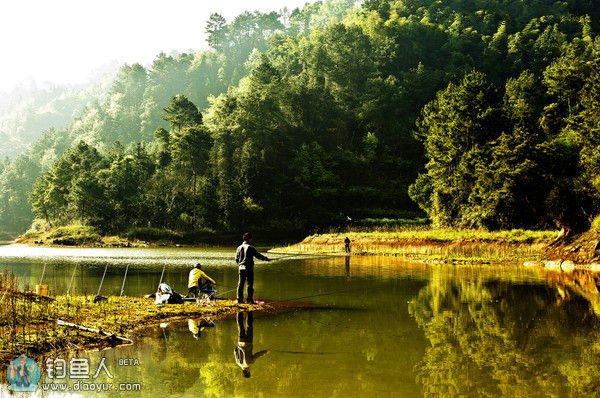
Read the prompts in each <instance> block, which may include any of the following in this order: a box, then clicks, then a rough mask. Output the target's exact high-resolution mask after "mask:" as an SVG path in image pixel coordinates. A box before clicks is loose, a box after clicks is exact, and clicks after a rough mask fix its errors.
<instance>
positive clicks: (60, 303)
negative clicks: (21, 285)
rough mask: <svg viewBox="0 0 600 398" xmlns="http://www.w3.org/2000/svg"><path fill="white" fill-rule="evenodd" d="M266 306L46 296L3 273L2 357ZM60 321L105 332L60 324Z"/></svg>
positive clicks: (108, 341) (85, 345)
mask: <svg viewBox="0 0 600 398" xmlns="http://www.w3.org/2000/svg"><path fill="white" fill-rule="evenodd" d="M267 308H268V307H266V306H254V305H247V304H242V305H240V304H237V302H234V301H231V300H218V301H216V302H214V303H213V304H212V305H209V306H199V305H197V304H196V303H188V302H186V303H184V304H169V305H165V306H163V307H157V306H156V305H154V302H153V300H152V299H147V298H142V297H108V298H107V300H106V301H101V302H99V303H94V302H93V297H84V296H56V297H42V296H37V295H35V294H32V293H27V292H22V291H18V290H17V281H16V278H15V277H14V276H11V275H4V274H0V360H2V361H4V362H6V361H7V360H8V359H12V358H14V357H15V356H17V355H19V354H22V353H24V354H26V355H28V356H30V357H33V358H40V357H43V356H44V355H47V354H50V353H52V352H59V351H63V350H68V349H93V348H105V347H112V346H116V345H119V344H123V343H124V342H125V341H126V340H124V339H133V338H134V337H135V336H137V335H138V333H139V332H140V331H141V330H142V328H144V327H147V326H148V325H152V324H157V323H159V322H166V321H173V320H179V319H187V318H192V319H198V318H204V317H210V318H212V319H214V318H223V317H228V316H233V315H235V314H236V313H237V312H238V311H240V310H250V309H252V310H265V309H267ZM59 319H60V320H62V321H66V322H70V323H73V324H77V325H82V326H85V327H87V328H93V329H99V330H101V331H103V332H105V333H94V332H89V331H82V330H78V329H74V328H70V327H65V326H60V325H59V324H58V323H57V321H58V320H59ZM106 334H108V335H106ZM117 336H119V337H117Z"/></svg>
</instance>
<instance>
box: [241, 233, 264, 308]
mask: <svg viewBox="0 0 600 398" xmlns="http://www.w3.org/2000/svg"><path fill="white" fill-rule="evenodd" d="M242 239H243V240H244V242H243V243H242V244H241V245H240V246H239V247H238V248H237V250H236V252H235V262H236V263H237V265H238V268H239V280H238V286H237V301H238V303H243V302H244V285H245V284H246V283H247V284H248V296H247V298H246V302H247V303H248V304H254V257H256V258H258V259H259V260H263V261H271V260H270V259H269V258H267V257H265V256H263V255H262V254H260V253H259V252H258V250H256V248H255V247H254V246H252V241H253V239H252V234H251V233H249V232H246V233H245V234H244V236H243V238H242Z"/></svg>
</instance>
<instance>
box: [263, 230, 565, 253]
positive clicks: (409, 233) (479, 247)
mask: <svg viewBox="0 0 600 398" xmlns="http://www.w3.org/2000/svg"><path fill="white" fill-rule="evenodd" d="M346 236H347V237H348V238H350V240H351V250H352V254H358V255H395V256H407V257H413V258H415V259H425V260H443V261H510V260H520V261H522V260H523V259H536V258H540V257H541V256H542V253H543V250H544V248H545V247H546V246H547V245H548V244H549V243H551V242H552V240H553V239H554V238H555V237H556V232H553V231H529V230H521V229H515V230H511V231H484V230H451V229H434V228H428V227H412V228H401V229H398V230H395V231H380V230H372V231H360V232H359V231H349V232H346V233H330V234H319V235H312V236H308V237H307V238H305V239H304V240H303V241H302V242H299V243H296V244H294V245H291V246H288V247H282V248H277V249H274V250H273V252H278V253H315V254H333V255H336V254H340V255H341V254H344V238H345V237H346Z"/></svg>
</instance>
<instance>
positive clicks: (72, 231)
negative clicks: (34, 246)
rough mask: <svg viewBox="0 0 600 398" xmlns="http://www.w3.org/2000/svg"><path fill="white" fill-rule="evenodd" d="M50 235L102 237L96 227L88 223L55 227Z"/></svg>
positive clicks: (63, 237) (50, 236)
mask: <svg viewBox="0 0 600 398" xmlns="http://www.w3.org/2000/svg"><path fill="white" fill-rule="evenodd" d="M48 237H49V238H53V239H76V240H81V239H90V240H96V239H100V234H99V233H98V231H97V230H96V228H94V227H90V226H87V225H67V226H64V227H57V228H55V229H53V230H52V231H50V233H49V234H48Z"/></svg>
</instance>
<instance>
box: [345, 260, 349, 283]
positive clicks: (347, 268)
mask: <svg viewBox="0 0 600 398" xmlns="http://www.w3.org/2000/svg"><path fill="white" fill-rule="evenodd" d="M345 276H346V278H345V279H346V281H349V280H350V257H348V256H346V274H345Z"/></svg>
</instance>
